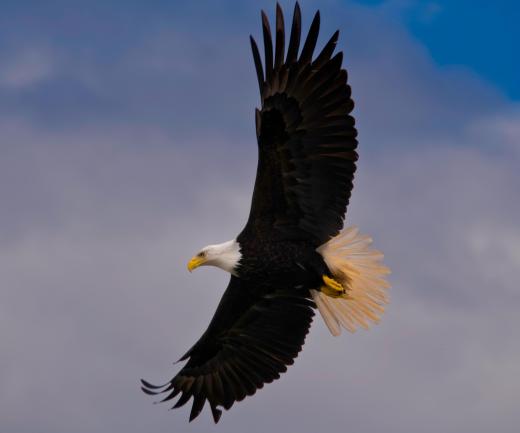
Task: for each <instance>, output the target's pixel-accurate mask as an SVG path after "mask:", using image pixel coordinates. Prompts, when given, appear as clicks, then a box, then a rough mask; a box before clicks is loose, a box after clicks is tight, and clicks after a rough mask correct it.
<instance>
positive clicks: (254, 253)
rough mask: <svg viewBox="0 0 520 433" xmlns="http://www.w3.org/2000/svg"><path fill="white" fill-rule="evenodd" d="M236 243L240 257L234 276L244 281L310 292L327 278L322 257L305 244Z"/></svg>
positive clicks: (251, 240) (241, 240)
mask: <svg viewBox="0 0 520 433" xmlns="http://www.w3.org/2000/svg"><path fill="white" fill-rule="evenodd" d="M238 242H239V244H240V251H241V253H242V257H241V259H240V261H239V262H238V267H237V275H238V276H239V277H240V278H241V279H243V280H244V281H248V282H254V281H258V280H262V281H263V282H264V283H265V285H267V286H269V287H271V288H272V287H276V286H278V285H281V286H283V287H293V288H295V289H301V288H306V289H307V290H310V289H312V288H315V287H317V286H319V285H320V283H321V279H322V276H323V275H324V274H327V275H330V271H329V270H328V268H327V265H326V263H325V261H324V260H323V257H322V256H321V255H320V254H319V253H318V252H317V251H316V248H315V247H313V245H311V244H309V243H308V242H305V241H293V240H280V241H277V242H265V241H263V240H262V239H258V238H245V236H242V237H239V238H238Z"/></svg>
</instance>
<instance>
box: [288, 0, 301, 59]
mask: <svg viewBox="0 0 520 433" xmlns="http://www.w3.org/2000/svg"><path fill="white" fill-rule="evenodd" d="M301 27H302V13H301V10H300V5H299V4H298V2H296V4H295V5H294V14H293V21H292V26H291V37H290V40H289V48H288V50H287V59H286V63H287V64H288V65H290V64H291V63H293V62H295V61H296V59H297V58H298V50H299V48H300V37H301Z"/></svg>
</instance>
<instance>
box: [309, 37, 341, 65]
mask: <svg viewBox="0 0 520 433" xmlns="http://www.w3.org/2000/svg"><path fill="white" fill-rule="evenodd" d="M338 37H339V30H336V31H335V32H334V34H333V35H332V37H331V38H330V39H329V41H328V42H327V43H326V44H325V46H324V47H323V49H322V50H321V53H320V54H319V55H318V57H316V60H315V61H314V62H313V64H312V65H313V66H314V67H315V68H316V69H319V68H321V67H322V66H323V65H324V64H325V63H326V62H327V60H329V59H330V57H331V56H332V53H333V52H334V49H335V48H336V44H337V43H338Z"/></svg>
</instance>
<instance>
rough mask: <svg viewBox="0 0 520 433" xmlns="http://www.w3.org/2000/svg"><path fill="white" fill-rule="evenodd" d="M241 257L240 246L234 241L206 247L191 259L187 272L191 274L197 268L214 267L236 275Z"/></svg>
mask: <svg viewBox="0 0 520 433" xmlns="http://www.w3.org/2000/svg"><path fill="white" fill-rule="evenodd" d="M241 257H242V254H240V244H239V243H238V242H237V241H236V240H235V239H233V240H231V241H227V242H224V243H222V244H216V245H208V246H207V247H204V248H202V250H200V251H199V253H198V254H196V255H195V256H193V257H192V258H191V260H190V261H189V262H188V270H189V271H190V272H191V271H193V269H195V268H198V267H199V266H216V267H218V268H221V269H224V270H225V271H227V272H229V273H231V274H233V275H236V274H235V268H236V266H237V264H238V261H239V260H240V258H241Z"/></svg>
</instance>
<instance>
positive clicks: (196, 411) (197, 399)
mask: <svg viewBox="0 0 520 433" xmlns="http://www.w3.org/2000/svg"><path fill="white" fill-rule="evenodd" d="M204 403H206V397H205V396H204V394H201V393H197V394H195V395H194V396H193V404H192V406H191V412H190V419H189V422H192V421H193V420H194V419H195V418H197V417H198V416H199V415H200V413H201V412H202V409H203V408H204Z"/></svg>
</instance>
